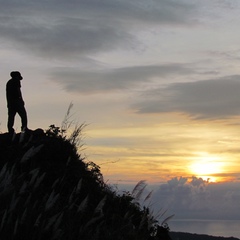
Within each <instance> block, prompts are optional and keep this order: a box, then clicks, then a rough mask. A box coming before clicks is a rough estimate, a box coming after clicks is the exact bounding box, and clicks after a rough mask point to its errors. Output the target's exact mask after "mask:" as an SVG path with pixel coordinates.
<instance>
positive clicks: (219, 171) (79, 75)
mask: <svg viewBox="0 0 240 240" xmlns="http://www.w3.org/2000/svg"><path fill="white" fill-rule="evenodd" d="M0 4H1V8H0V53H1V55H0V56H1V57H0V89H1V94H0V124H1V125H0V131H1V132H6V131H7V128H6V122H7V108H6V99H5V85H6V82H7V81H8V80H9V79H10V75H9V74H10V72H11V71H20V72H21V73H22V76H23V78H24V79H23V81H22V94H23V97H24V100H25V104H26V109H27V112H28V120H29V128H30V129H37V128H42V129H47V128H48V127H49V126H50V125H51V124H55V125H56V126H61V122H62V120H63V118H64V115H65V114H66V112H67V109H68V106H69V104H70V103H71V102H72V103H73V109H72V119H73V121H75V122H76V123H80V124H81V123H85V124H86V127H85V128H84V131H83V141H84V150H82V154H83V155H84V157H85V158H86V160H89V161H93V162H95V163H96V164H98V165H99V166H100V167H101V171H102V173H103V176H104V179H105V181H106V182H107V183H110V184H114V185H124V186H127V185H135V184H136V183H137V182H138V181H140V180H146V182H147V183H148V184H149V185H151V186H154V188H155V189H157V190H156V194H157V195H156V196H155V198H156V199H158V196H159V198H160V195H161V194H162V191H165V194H167V195H166V197H165V198H164V199H165V200H166V202H168V203H169V202H171V203H172V205H171V206H172V210H174V211H175V212H177V213H178V216H180V217H185V215H184V214H183V211H181V209H183V207H182V208H181V209H180V208H178V210H179V209H180V210H179V211H180V212H181V213H180V212H179V211H178V210H177V209H176V208H175V206H176V205H177V204H178V201H177V199H179V197H180V196H183V198H184V199H185V198H186V200H184V201H185V203H184V204H185V205H186V206H187V208H189V209H190V213H191V217H199V218H200V217H201V218H210V217H211V216H212V218H213V217H214V218H216V217H217V215H216V214H215V213H216V212H218V211H217V210H214V211H215V213H213V212H211V211H208V209H207V208H204V209H205V210H206V211H202V210H203V208H200V209H201V211H200V212H205V215H204V214H203V215H204V216H203V215H201V214H200V213H199V212H197V211H199V208H197V206H198V204H200V206H205V207H207V206H211V205H209V202H211V203H214V202H217V203H218V204H215V205H214V206H218V209H221V208H222V207H224V206H225V205H226V206H228V207H229V216H228V217H227V218H232V219H236V218H238V219H239V216H240V212H239V210H238V212H236V211H235V210H236V209H235V208H233V206H236V199H239V198H240V186H239V180H240V162H239V157H240V148H239V145H240V137H239V136H240V118H239V117H240V81H239V80H240V70H239V60H240V44H239V43H240V40H239V39H240V31H239V21H240V14H239V13H240V2H239V1H238V0H211V1H209V0H147V1H146V0H130V1H129V0H101V1H100V0H79V1H76V0H68V1H63V0H50V1H45V0H43V1H35V0H32V1H30V0H21V1H19V0H18V1H17V0H15V1H14V0H9V1H2V0H0ZM20 128H21V126H20V119H19V117H18V116H16V119H15V129H16V131H20ZM182 179H184V181H183V180H182ZM185 179H186V181H185ZM193 180H194V181H195V183H196V182H200V183H201V184H200V183H199V184H200V185H199V186H198V185H197V186H196V185H193V182H194V181H193ZM182 181H183V182H182ZM179 182H180V183H179ZM195 183H194V184H195ZM171 184H172V185H173V184H175V187H174V188H173V187H172V185H171ZM179 184H180V185H179ZM203 185H204V187H203ZM166 189H168V190H166ZM199 189H200V190H199ZM203 189H204V191H205V190H206V192H207V193H206V195H204V194H205V192H204V194H203V195H202V192H201V191H203ZM196 191H197V192H196ZM199 191H200V192H199ZM185 193H186V194H187V195H185ZM190 193H191V194H190ZM198 194H200V195H198ZM196 196H197V197H196ZM217 196H224V197H223V198H220V197H217ZM202 197H203V198H204V201H200V199H202ZM170 198H171V199H172V200H171V201H170V200H169V199H170ZM196 199H197V200H196ZM159 201H160V200H159ZM189 201H190V202H193V203H194V202H195V201H197V203H196V202H195V203H194V204H195V205H194V204H192V205H191V204H188V203H189ZM224 204H225V205H224ZM163 205H164V204H163ZM171 206H170V208H171ZM214 206H212V207H214ZM190 207H191V208H190ZM192 209H194V211H193V210H192ZM195 210H196V211H195ZM190 213H189V214H190ZM230 213H231V214H230ZM181 214H182V215H181ZM199 214H200V215H201V216H200V215H199ZM210 214H212V215H211V216H209V215H210ZM221 216H222V217H224V216H223V215H221ZM188 217H190V216H188Z"/></svg>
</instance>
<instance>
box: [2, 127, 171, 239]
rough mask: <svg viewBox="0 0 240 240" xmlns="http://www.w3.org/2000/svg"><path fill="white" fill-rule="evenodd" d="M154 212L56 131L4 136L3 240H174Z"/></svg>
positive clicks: (38, 130) (28, 132)
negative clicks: (109, 182)
mask: <svg viewBox="0 0 240 240" xmlns="http://www.w3.org/2000/svg"><path fill="white" fill-rule="evenodd" d="M168 233H169V232H168V228H166V227H162V226H159V225H158V224H157V222H156V221H155V219H154V218H153V217H152V216H151V215H150V211H149V209H148V208H142V207H140V205H139V204H138V203H136V202H135V201H134V198H133V196H132V195H131V194H130V193H128V192H126V193H124V194H123V195H119V194H118V193H117V192H114V191H113V190H112V189H111V188H110V187H109V186H107V185H106V184H105V183H104V181H103V177H102V175H101V172H100V168H99V167H98V166H97V165H96V164H94V163H93V162H86V161H85V160H84V159H83V158H82V157H81V154H79V153H78V151H77V149H76V146H75V144H73V143H71V141H69V140H68V139H66V138H65V137H63V136H61V135H59V134H58V133H56V132H54V131H53V132H51V131H43V130H41V129H37V130H35V131H31V130H29V131H27V132H26V133H24V134H17V135H15V136H10V135H9V134H7V133H5V134H0V239H1V240H8V239H9V240H21V239H24V240H26V239H28V240H31V239H34V240H41V239H44V240H47V239H57V240H61V239H62V240H63V239H64V240H70V239H72V240H77V239H81V240H85V239H86V240H92V239H94V240H97V239H99V240H101V239H102V240H118V239H119V240H120V239H121V240H122V239H124V240H128V239H129V240H135V239H136V240H141V239H142V240H146V239H149V240H150V239H155V240H157V239H166V240H167V239H170V238H169V235H168Z"/></svg>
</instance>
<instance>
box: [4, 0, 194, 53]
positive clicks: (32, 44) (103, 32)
mask: <svg viewBox="0 0 240 240" xmlns="http://www.w3.org/2000/svg"><path fill="white" fill-rule="evenodd" d="M193 12H194V6H193V5H192V4H187V3H179V2H178V1H173V0H172V1H169V0H168V1H166V0H161V1H155V0H152V1H148V2H146V1H136V0H135V1H126V0H122V1H110V0H103V1H97V0H88V1H86V0H84V1H78V2H76V1H73V0H70V1H62V0H61V1H56V0H55V1H41V2H38V1H30V0H28V1H27V0H25V1H21V2H17V1H11V2H6V1H1V9H0V39H1V40H4V42H5V44H7V43H9V42H10V43H12V44H13V45H12V46H14V47H15V48H18V49H21V50H25V51H28V52H31V53H34V54H37V55H38V56H44V57H51V58H60V57H65V58H66V57H76V56H79V55H85V56H86V55H88V54H96V53H99V52H103V51H104V52H105V51H111V50H113V49H119V48H124V49H125V48H127V49H128V48H131V47H135V46H136V45H137V44H138V40H137V37H136V36H137V32H138V31H142V30H143V29H145V28H147V29H148V28H149V27H150V26H155V25H161V24H177V25H179V24H184V25H189V24H190V23H191V22H192V21H190V18H191V16H192V15H194V13H193Z"/></svg>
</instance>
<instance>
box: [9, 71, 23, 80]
mask: <svg viewBox="0 0 240 240" xmlns="http://www.w3.org/2000/svg"><path fill="white" fill-rule="evenodd" d="M10 76H11V77H12V79H17V80H22V79H23V78H22V75H21V73H20V72H18V71H14V72H11V73H10Z"/></svg>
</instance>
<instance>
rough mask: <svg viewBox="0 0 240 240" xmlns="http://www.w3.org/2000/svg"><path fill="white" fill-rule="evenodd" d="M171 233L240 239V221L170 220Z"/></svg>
mask: <svg viewBox="0 0 240 240" xmlns="http://www.w3.org/2000/svg"><path fill="white" fill-rule="evenodd" d="M168 225H169V227H170V231H172V232H188V233H197V234H207V235H211V236H220V237H235V238H239V239H240V220H236V221H235V220H185V219H184V220H174V219H172V220H170V221H169V222H168Z"/></svg>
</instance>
